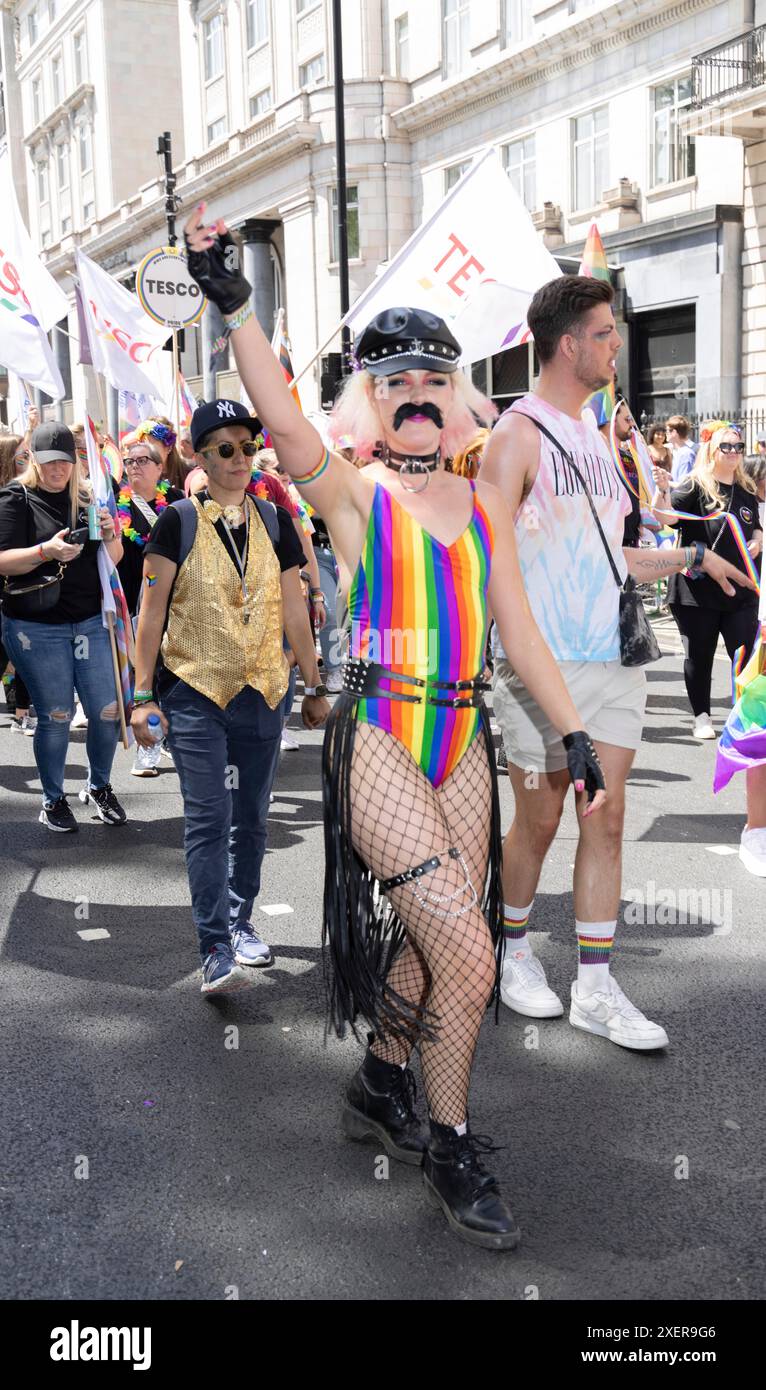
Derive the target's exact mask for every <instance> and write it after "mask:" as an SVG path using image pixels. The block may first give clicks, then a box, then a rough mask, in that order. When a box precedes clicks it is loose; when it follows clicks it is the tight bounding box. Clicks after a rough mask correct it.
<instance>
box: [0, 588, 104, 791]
mask: <svg viewBox="0 0 766 1390" xmlns="http://www.w3.org/2000/svg"><path fill="white" fill-rule="evenodd" d="M3 645H4V647H5V649H6V651H7V652H8V655H9V657H10V658H11V661H12V662H13V664H14V666H15V667H16V670H17V671H18V672H19V674H20V675H21V677H22V680H23V681H24V684H25V685H26V686H27V687H28V688H29V693H30V695H31V697H32V704H33V705H34V707H35V711H36V713H37V730H36V732H35V739H34V750H35V762H36V763H37V770H38V772H39V773H40V781H41V782H42V784H43V799H44V800H45V801H46V802H47V803H48V804H50V803H51V802H53V801H58V799H59V797H60V796H63V795H64V770H65V768H66V755H67V749H68V747H69V724H70V721H71V719H72V717H73V715H74V700H75V692H77V694H78V695H79V697H80V703H81V705H82V707H83V709H84V710H85V713H86V715H87V716H88V733H87V737H86V740H85V747H86V751H87V754H88V786H90V787H105V786H106V784H107V782H108V781H109V779H110V777H111V773H112V763H113V761H114V754H115V750H116V748H117V740H118V738H119V733H120V725H119V711H118V708H117V697H116V693H115V684H114V668H113V666H112V652H111V647H110V645H109V633H108V632H107V630H106V628H105V627H104V624H103V622H102V621H101V614H100V613H99V614H98V615H97V616H96V617H95V618H87V619H86V620H85V622H83V623H38V622H34V623H31V622H29V621H28V620H27V619H25V618H7V617H5V616H3Z"/></svg>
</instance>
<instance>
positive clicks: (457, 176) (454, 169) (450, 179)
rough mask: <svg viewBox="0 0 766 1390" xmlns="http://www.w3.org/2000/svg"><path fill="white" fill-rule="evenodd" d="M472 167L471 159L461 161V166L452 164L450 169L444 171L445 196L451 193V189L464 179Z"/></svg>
mask: <svg viewBox="0 0 766 1390" xmlns="http://www.w3.org/2000/svg"><path fill="white" fill-rule="evenodd" d="M470 167H471V161H470V159H464V160H462V161H461V163H460V164H450V166H449V169H445V170H444V192H445V195H446V194H447V193H449V191H450V189H452V188H454V187H455V184H456V183H459V182H460V180H461V179H462V177H463V174H467V173H468V170H469V169H470Z"/></svg>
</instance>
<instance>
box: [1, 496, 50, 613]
mask: <svg viewBox="0 0 766 1390" xmlns="http://www.w3.org/2000/svg"><path fill="white" fill-rule="evenodd" d="M18 486H19V487H20V488H21V490H22V492H23V493H24V505H25V508H26V514H25V515H26V531H27V545H29V544H30V540H29V494H28V493H27V490H26V488H25V487H24V484H23V483H19V484H18ZM44 563H45V564H50V563H51V562H50V560H46V561H45V562H44ZM40 568H42V567H41V566H40V565H38V567H37V569H40ZM36 573H37V570H36V569H34V570H30V572H29V574H20V575H18V576H14V577H10V576H9V577H8V578H7V579H6V581H5V589H4V595H5V597H6V598H9V599H11V600H12V601H13V605H14V608H16V609H17V616H18V617H20V618H28V619H29V620H30V621H34V619H35V618H37V619H40V618H42V617H43V615H44V614H45V613H49V612H50V610H51V609H52V608H55V607H56V604H57V603H58V601H59V599H60V597H61V576H62V575H63V573H64V564H63V563H60V564H59V567H58V572H57V573H56V574H44V575H43V576H42V578H41V579H38V580H35V579H34V576H35V574H36ZM30 580H31V581H32V582H31V583H30V582H29V581H30Z"/></svg>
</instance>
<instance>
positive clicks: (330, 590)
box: [316, 546, 341, 676]
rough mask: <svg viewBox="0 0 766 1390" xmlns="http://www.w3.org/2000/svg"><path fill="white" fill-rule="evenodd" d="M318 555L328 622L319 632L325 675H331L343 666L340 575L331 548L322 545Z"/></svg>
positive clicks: (317, 552) (318, 549)
mask: <svg viewBox="0 0 766 1390" xmlns="http://www.w3.org/2000/svg"><path fill="white" fill-rule="evenodd" d="M316 557H317V564H318V565H319V578H320V581H321V584H322V593H323V594H324V601H325V608H326V609H327V622H326V623H325V625H324V627H323V628H322V630H321V632H320V634H319V642H320V645H321V647H322V660H323V661H324V669H325V675H327V676H329V675H331V673H332V672H333V671H338V670H339V669H340V666H341V660H340V640H339V638H340V634H339V632H338V629H337V627H336V619H335V610H336V607H337V596H338V576H337V574H336V572H335V556H334V555H333V553H332V551H331V550H325V549H323V548H322V547H321V546H320V547H318V548H317V550H316Z"/></svg>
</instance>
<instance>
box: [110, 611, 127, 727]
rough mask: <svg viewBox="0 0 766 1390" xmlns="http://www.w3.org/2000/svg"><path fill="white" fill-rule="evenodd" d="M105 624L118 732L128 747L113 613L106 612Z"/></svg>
mask: <svg viewBox="0 0 766 1390" xmlns="http://www.w3.org/2000/svg"><path fill="white" fill-rule="evenodd" d="M106 625H107V627H108V629H109V646H110V647H111V649H112V670H113V672H114V687H115V690H116V692H117V708H118V710H119V712H120V734H121V735H122V746H123V748H126V749H127V748H129V747H130V744H129V742H128V726H127V724H126V722H125V706H124V704H123V702H122V681H121V680H120V663H119V661H118V660H117V638H116V636H115V632H114V613H109V612H107V614H106Z"/></svg>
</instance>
